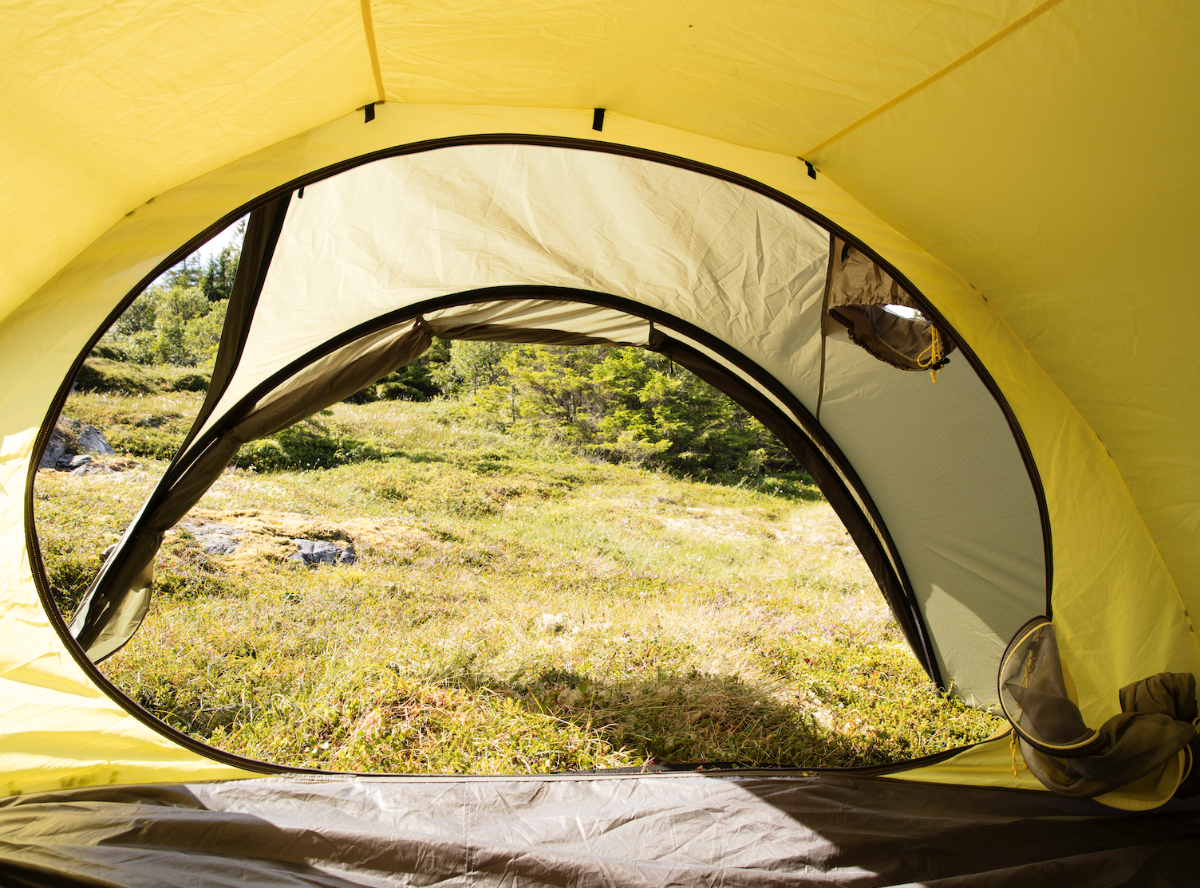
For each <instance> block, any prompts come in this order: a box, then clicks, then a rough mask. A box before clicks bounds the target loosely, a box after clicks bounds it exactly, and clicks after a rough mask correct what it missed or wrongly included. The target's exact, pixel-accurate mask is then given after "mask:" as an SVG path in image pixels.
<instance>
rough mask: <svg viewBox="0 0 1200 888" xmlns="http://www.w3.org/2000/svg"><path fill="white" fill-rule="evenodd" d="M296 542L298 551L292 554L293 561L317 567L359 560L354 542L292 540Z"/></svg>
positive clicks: (351, 562)
mask: <svg viewBox="0 0 1200 888" xmlns="http://www.w3.org/2000/svg"><path fill="white" fill-rule="evenodd" d="M292 542H293V543H295V544H296V552H295V554H293V555H292V556H291V560H292V561H299V562H300V563H301V564H304V565H307V566H308V567H311V568H313V569H316V568H317V567H318V566H320V565H322V564H353V563H354V562H355V561H357V560H358V555H357V554H356V553H355V551H354V546H353V545H352V544H349V545H346V546H339V545H337V544H336V543H330V542H326V541H325V540H292Z"/></svg>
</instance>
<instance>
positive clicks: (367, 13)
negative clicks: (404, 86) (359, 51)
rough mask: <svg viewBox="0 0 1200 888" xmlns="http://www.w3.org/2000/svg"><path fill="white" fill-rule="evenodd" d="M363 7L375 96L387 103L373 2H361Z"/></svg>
mask: <svg viewBox="0 0 1200 888" xmlns="http://www.w3.org/2000/svg"><path fill="white" fill-rule="evenodd" d="M360 6H361V7H362V23H363V35H364V36H365V37H366V38H367V54H368V55H370V57H371V73H372V74H373V75H374V76H375V94H376V95H377V96H378V97H379V99H378V100H379V101H380V102H386V101H387V96H386V94H385V93H384V90H383V72H382V71H381V70H380V68H379V48H378V47H377V46H376V45H375V24H374V21H373V20H372V18H371V0H360Z"/></svg>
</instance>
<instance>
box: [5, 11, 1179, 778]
mask: <svg viewBox="0 0 1200 888" xmlns="http://www.w3.org/2000/svg"><path fill="white" fill-rule="evenodd" d="M965 5H966V4H964V6H965ZM969 6H970V8H969V9H968V8H955V7H953V6H952V5H948V4H944V3H937V4H934V3H930V2H917V0H913V2H908V3H896V4H872V3H866V2H862V3H860V4H842V5H839V6H838V7H837V8H836V9H835V8H832V7H831V6H830V5H829V4H824V3H812V2H809V3H795V4H788V5H787V6H786V7H785V6H772V7H764V8H761V9H760V8H757V7H755V8H743V7H740V6H730V5H728V4H720V3H693V4H689V5H688V7H687V8H686V9H680V8H678V7H676V6H675V5H674V4H665V3H661V4H653V3H652V4H637V5H634V4H599V3H596V4H590V5H585V6H582V7H578V6H576V7H571V10H570V12H569V13H568V12H564V11H562V10H561V9H559V8H558V7H557V6H555V5H553V4H521V5H517V4H508V3H498V2H493V3H471V4H465V3H464V4H455V3H451V4H446V3H437V4H434V3H429V4H424V5H421V4H408V5H405V6H403V7H401V6H399V5H392V4H379V3H376V4H367V3H364V4H351V3H345V4H341V5H338V6H334V5H329V4H317V3H311V4H297V3H284V2H278V3H267V4H255V5H254V6H253V8H252V9H248V8H247V5H246V4H240V5H239V4H233V3H224V2H219V3H216V4H210V5H207V6H205V7H203V9H197V8H195V7H193V6H191V5H188V4H152V5H151V4H145V5H144V7H139V6H137V5H133V6H121V7H117V8H114V7H104V8H89V7H87V6H80V5H77V4H58V5H54V4H39V5H38V6H37V7H36V9H34V10H29V9H25V8H24V6H23V5H22V7H21V8H18V9H13V10H9V11H8V13H7V21H9V22H10V23H11V26H10V27H8V28H7V29H6V30H5V34H4V36H3V37H0V41H3V44H0V45H3V48H2V50H0V58H3V59H4V60H5V61H4V63H3V65H2V66H0V67H2V70H3V72H4V74H3V78H4V79H3V81H2V82H3V84H4V92H3V95H4V99H3V100H2V101H0V133H2V134H3V135H2V136H0V139H3V141H2V142H0V160H2V161H3V163H2V164H0V169H3V170H5V172H4V173H3V174H0V175H2V176H3V183H4V198H3V201H4V207H5V212H4V214H3V215H2V216H0V379H3V381H4V386H3V390H2V391H0V636H2V637H3V639H4V644H3V645H0V714H2V718H0V774H2V775H3V776H2V777H0V791H4V792H8V793H12V792H21V791H31V790H36V789H41V788H48V787H53V786H60V785H64V784H65V785H70V784H74V783H90V782H131V781H136V780H145V779H199V778H202V777H204V778H220V777H226V776H234V775H235V774H236V773H237V772H236V771H234V770H233V769H230V768H226V767H225V766H221V765H217V764H216V763H213V762H208V761H206V760H204V759H202V758H201V757H199V756H197V755H195V754H193V753H190V752H187V751H186V750H183V749H181V748H178V747H176V746H174V744H173V743H172V742H171V741H169V740H167V739H166V738H164V737H160V736H158V735H157V734H155V733H153V732H152V731H150V730H149V729H147V728H145V727H143V726H141V725H140V724H139V723H138V722H136V721H135V720H134V719H132V718H131V717H129V716H127V715H125V714H124V713H123V711H122V710H121V709H120V708H119V707H118V706H117V705H116V704H115V703H113V702H111V701H109V700H108V699H107V698H106V697H105V696H104V695H103V693H102V692H100V691H99V690H98V689H97V688H95V687H93V686H91V685H90V683H89V682H88V680H87V679H86V677H85V675H84V674H83V672H82V671H81V670H80V669H79V667H78V666H77V665H76V664H75V663H74V661H73V660H72V659H71V657H70V655H69V654H68V653H67V652H66V650H65V649H64V648H63V646H62V643H61V641H60V640H59V639H58V637H57V636H56V635H55V633H54V631H53V629H52V628H51V626H50V624H49V623H48V621H47V620H46V619H45V617H44V616H43V614H42V610H41V605H40V603H39V602H38V600H37V595H36V591H35V589H34V586H33V581H32V574H31V569H30V565H29V563H28V558H27V555H26V547H25V528H24V509H25V500H26V496H27V493H28V491H27V489H26V485H27V482H28V465H29V457H30V452H31V447H32V443H33V438H34V436H35V434H36V431H37V429H38V427H39V426H40V425H41V423H42V422H43V421H44V420H45V418H46V412H47V410H48V408H49V404H50V401H51V399H52V397H53V394H54V392H55V391H56V390H57V388H58V386H59V385H60V384H61V382H62V380H63V378H64V376H65V374H66V373H67V371H68V369H69V366H70V364H71V362H72V361H73V360H74V358H75V357H76V356H77V355H78V353H79V351H80V349H81V348H82V347H83V346H84V344H85V343H86V341H87V339H88V337H89V335H90V334H91V333H92V332H93V331H94V330H95V329H96V328H97V327H98V326H99V325H100V323H101V322H102V321H103V320H104V318H105V317H106V316H107V315H108V313H109V312H110V311H111V310H112V308H113V307H114V306H115V305H116V304H117V303H118V302H119V300H120V299H121V298H122V297H123V296H124V295H125V294H126V293H128V292H129V290H130V289H131V288H132V287H134V286H135V285H136V284H137V282H138V281H139V280H141V279H142V278H143V277H145V276H146V275H147V274H149V273H150V272H151V271H152V270H153V269H154V268H155V267H156V266H157V265H158V264H159V263H160V262H162V261H163V260H164V259H166V258H167V257H168V256H169V255H170V254H171V252H173V251H174V250H175V249H177V248H178V247H179V246H180V245H181V244H182V243H184V242H185V241H187V240H188V239H189V238H191V237H193V236H195V235H196V234H198V233H199V232H201V231H203V230H204V229H206V228H208V227H209V226H212V225H213V224H215V223H216V222H218V221H219V220H220V219H222V218H223V217H225V216H226V215H227V214H229V213H231V212H233V211H234V210H235V209H236V208H237V207H239V206H241V205H242V204H243V203H245V202H246V201H247V200H250V199H251V198H253V197H255V196H257V195H259V194H261V193H263V192H265V191H267V190H268V189H270V188H272V187H275V186H277V185H281V184H283V183H285V182H287V181H289V180H291V179H292V178H294V177H296V176H299V175H301V174H304V173H307V172H310V171H312V170H314V169H318V168H320V167H322V166H325V165H327V164H329V163H332V162H335V161H338V160H342V159H345V158H348V157H354V156H357V155H359V154H363V153H365V152H368V151H372V150H376V149H380V148H385V147H389V146H392V145H398V144H406V143H411V142H417V141H423V140H427V139H437V138H444V137H448V136H455V135H469V134H476V133H525V134H535V135H553V136H566V137H571V138H583V139H589V138H591V139H599V140H604V141H611V142H616V143H620V144H625V145H634V146H638V147H643V148H648V149H652V150H656V151H662V152H665V153H668V154H674V155H678V156H681V157H686V158H691V159H694V160H698V161H701V162H704V163H709V164H712V165H714V166H718V167H722V168H724V169H729V170H732V171H734V172H737V173H741V174H743V175H746V176H749V177H751V178H754V179H757V180H759V181H761V182H763V183H765V184H767V185H769V186H771V187H774V188H777V189H779V190H780V191H782V192H784V193H787V194H789V195H792V196H794V197H795V198H797V199H799V200H801V201H803V202H805V203H807V204H809V205H810V206H812V207H813V208H814V209H816V210H817V211H818V212H821V213H823V214H825V215H826V216H828V217H829V218H830V219H832V220H833V221H834V222H836V223H838V224H841V225H843V226H844V227H846V228H847V229H848V230H850V231H853V232H854V233H855V234H857V235H858V236H860V237H862V238H863V239H864V240H865V241H866V242H867V243H868V244H870V245H871V246H872V247H873V248H875V249H876V250H877V251H878V252H879V253H880V254H881V255H883V256H884V257H885V258H886V259H888V260H889V261H891V262H892V263H893V264H895V265H896V266H897V267H898V268H899V269H900V270H901V271H902V272H904V273H905V274H906V275H907V276H908V277H909V278H910V279H911V280H912V281H913V282H914V283H915V284H916V285H917V286H918V287H919V288H920V289H921V290H922V291H923V292H924V294H925V295H926V296H927V297H928V298H929V299H930V300H931V301H932V302H933V303H934V304H936V305H937V307H938V308H939V310H941V311H942V312H943V313H944V314H945V316H946V317H947V318H948V319H949V320H950V322H951V323H952V324H953V325H954V326H955V327H956V329H957V330H958V331H959V332H960V333H961V334H962V335H963V337H964V338H965V339H966V341H967V342H968V343H970V345H971V346H972V348H973V349H974V350H975V351H976V352H977V353H978V355H979V357H980V358H981V359H982V361H983V362H984V364H985V365H986V366H987V367H988V369H989V371H990V372H991V374H992V375H993V376H994V378H995V379H996V381H997V382H998V384H999V385H1000V387H1001V389H1002V391H1003V393H1004V395H1005V397H1006V398H1007V399H1008V401H1009V403H1010V404H1011V406H1012V407H1013V409H1014V411H1015V413H1016V416H1017V418H1018V420H1019V422H1020V423H1021V425H1022V427H1023V428H1024V430H1025V433H1026V435H1027V437H1028V439H1029V443H1030V446H1031V448H1032V451H1033V455H1034V458H1035V461H1036V463H1037V465H1038V468H1039V471H1040V474H1041V477H1042V481H1043V483H1044V485H1045V488H1046V496H1047V502H1048V506H1049V511H1050V519H1051V524H1052V528H1053V541H1054V550H1053V554H1054V567H1055V584H1054V619H1055V623H1056V625H1057V626H1058V628H1059V640H1060V644H1061V645H1062V649H1063V656H1064V660H1065V662H1066V665H1067V667H1068V669H1069V671H1070V672H1071V674H1072V676H1073V678H1074V680H1075V683H1076V685H1077V687H1078V690H1079V694H1080V702H1081V705H1082V708H1083V711H1084V715H1085V717H1086V718H1087V719H1088V720H1089V722H1091V723H1093V724H1098V723H1099V722H1100V721H1102V720H1103V719H1104V718H1105V717H1107V716H1108V715H1111V714H1113V713H1114V712H1116V711H1117V709H1118V703H1117V700H1116V689H1117V688H1118V687H1120V686H1121V685H1123V684H1125V683H1127V682H1129V681H1133V680H1136V679H1139V678H1142V677H1144V676H1146V675H1148V674H1151V673H1154V672H1158V671H1163V670H1173V671H1186V672H1194V673H1200V653H1198V649H1197V642H1196V637H1195V633H1194V630H1193V629H1192V625H1191V623H1190V622H1189V619H1188V617H1187V609H1188V607H1189V606H1190V607H1191V608H1193V609H1194V608H1195V607H1196V606H1197V605H1200V563H1198V562H1197V559H1200V554H1197V553H1198V551H1200V549H1198V547H1197V546H1196V543H1197V541H1198V540H1197V532H1196V529H1195V527H1196V518H1195V516H1196V512H1197V509H1196V503H1197V502H1200V462H1198V461H1197V459H1196V457H1195V442H1196V440H1197V437H1198V436H1197V431H1200V406H1198V405H1197V403H1196V399H1195V397H1194V395H1193V392H1194V391H1195V382H1196V376H1197V374H1198V362H1197V359H1196V358H1195V357H1194V349H1193V348H1192V347H1191V344H1190V337H1191V330H1192V329H1193V328H1194V326H1195V324H1194V321H1195V320H1196V318H1195V315H1196V312H1197V311H1198V309H1196V308H1195V306H1194V300H1193V299H1192V298H1191V293H1190V291H1189V289H1188V283H1189V278H1188V259H1189V258H1190V257H1189V251H1188V246H1189V244H1190V241H1191V240H1193V239H1194V238H1195V236H1196V235H1197V234H1198V233H1200V217H1198V214H1197V210H1196V209H1195V202H1194V200H1189V197H1190V196H1191V195H1194V194H1195V193H1196V189H1195V184H1196V177H1197V175H1200V174H1198V173H1197V172H1196V170H1195V168H1194V163H1192V162H1191V158H1192V157H1194V155H1195V148H1196V145H1197V142H1198V141H1200V140H1198V139H1197V135H1198V134H1197V132H1196V129H1197V126H1198V124H1197V123H1196V121H1195V115H1194V114H1192V113H1190V112H1191V106H1192V105H1194V99H1193V98H1192V96H1194V95H1195V92H1196V90H1195V86H1196V85H1197V83H1198V82H1200V77H1197V73H1198V72H1197V71H1196V66H1197V61H1196V60H1195V58H1194V54H1192V53H1190V52H1189V51H1188V42H1187V41H1188V39H1189V37H1190V39H1191V41H1192V42H1193V43H1194V41H1195V38H1196V36H1197V35H1200V22H1198V21H1197V17H1198V14H1197V13H1193V12H1192V11H1191V7H1190V6H1186V5H1184V4H1171V3H1159V4H1151V5H1150V7H1147V6H1144V5H1142V6H1139V7H1138V8H1133V6H1132V5H1130V4H1122V3H1119V2H1107V3H1084V2H1082V0H1062V2H1053V0H1052V2H1048V3H1043V4H1040V5H1037V4H1031V3H1009V2H993V3H972V4H970V5H969ZM381 91H382V98H385V99H386V100H387V104H385V105H383V106H380V107H379V108H378V116H377V118H376V120H375V121H373V122H371V123H369V124H368V123H364V118H363V115H362V113H361V111H358V112H356V111H355V109H356V108H359V107H360V106H362V105H363V104H366V103H369V102H372V101H376V100H378V99H379V98H381ZM898 97H899V98H901V99H902V100H901V101H899V102H896V101H895V100H896V99H897V98H898ZM593 107H607V108H608V109H609V114H608V116H607V117H606V121H605V126H604V131H603V132H602V133H596V132H593V131H592V129H591V109H592V108H593ZM813 149H819V150H815V151H814V150H813ZM798 156H806V157H807V159H809V160H811V161H812V162H814V163H815V164H816V165H817V166H818V167H819V168H820V170H821V175H820V176H819V177H818V178H817V180H815V181H814V180H812V179H809V178H808V177H807V176H806V171H805V167H804V165H803V164H802V163H800V161H799V160H797V157H798ZM843 189H845V190H843ZM148 201H150V202H148ZM968 755H972V754H968ZM1001 758H1003V756H999V755H994V754H991V753H987V754H979V753H976V754H973V757H972V761H975V762H977V764H976V765H973V766H972V768H970V769H967V768H963V767H961V764H962V763H961V762H960V766H955V767H956V768H957V770H954V776H953V777H949V776H948V777H947V778H946V779H952V780H954V781H955V782H962V781H964V780H968V779H969V781H970V782H982V783H993V784H1003V783H1005V782H1010V783H1011V782H1013V779H1012V777H1011V775H1008V776H1005V774H1006V768H1005V765H1006V764H1007V762H1004V763H1003V764H1002V763H1001V762H1000V759H1001ZM937 773H941V772H938V771H933V772H931V773H929V772H927V774H926V775H924V776H926V777H928V776H935V775H936V774H937ZM945 773H947V774H949V771H946V772H945ZM964 773H966V774H974V775H975V776H974V777H973V778H968V777H964V776H963V774H964ZM914 776H920V775H919V774H918V775H914ZM1029 782H1030V780H1029V778H1027V777H1026V778H1025V780H1024V781H1023V782H1022V781H1021V780H1019V779H1018V780H1017V781H1016V785H1028V783H1029Z"/></svg>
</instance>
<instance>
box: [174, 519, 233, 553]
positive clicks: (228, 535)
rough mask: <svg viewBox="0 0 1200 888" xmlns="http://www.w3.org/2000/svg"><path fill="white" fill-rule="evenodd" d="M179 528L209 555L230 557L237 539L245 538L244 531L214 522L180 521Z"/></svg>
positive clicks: (230, 525)
mask: <svg viewBox="0 0 1200 888" xmlns="http://www.w3.org/2000/svg"><path fill="white" fill-rule="evenodd" d="M179 526H180V527H182V528H183V529H184V530H186V531H187V532H188V533H190V534H191V535H192V536H194V537H195V538H196V542H198V543H199V544H200V546H201V547H202V548H203V549H204V551H205V552H206V553H208V554H209V555H232V554H233V553H234V552H235V551H236V550H237V547H238V543H239V539H238V538H239V537H242V536H245V534H246V531H244V530H242V529H241V528H240V527H234V526H233V525H232V524H217V523H216V522H201V523H199V524H196V523H193V522H190V521H180V522H179Z"/></svg>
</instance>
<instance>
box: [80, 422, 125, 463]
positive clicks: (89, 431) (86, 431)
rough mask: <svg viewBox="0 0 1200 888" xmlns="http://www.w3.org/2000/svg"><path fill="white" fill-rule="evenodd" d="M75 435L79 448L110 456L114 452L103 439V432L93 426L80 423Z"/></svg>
mask: <svg viewBox="0 0 1200 888" xmlns="http://www.w3.org/2000/svg"><path fill="white" fill-rule="evenodd" d="M75 437H76V439H77V440H78V441H79V449H80V450H84V451H87V452H89V453H98V454H100V455H101V456H110V455H112V454H114V453H116V451H115V450H113V449H112V448H111V447H110V446H109V445H108V442H107V441H106V440H104V433H103V432H101V431H100V430H99V429H98V428H96V427H95V426H90V425H81V426H80V427H79V428H78V429H77V430H76V432H75Z"/></svg>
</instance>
